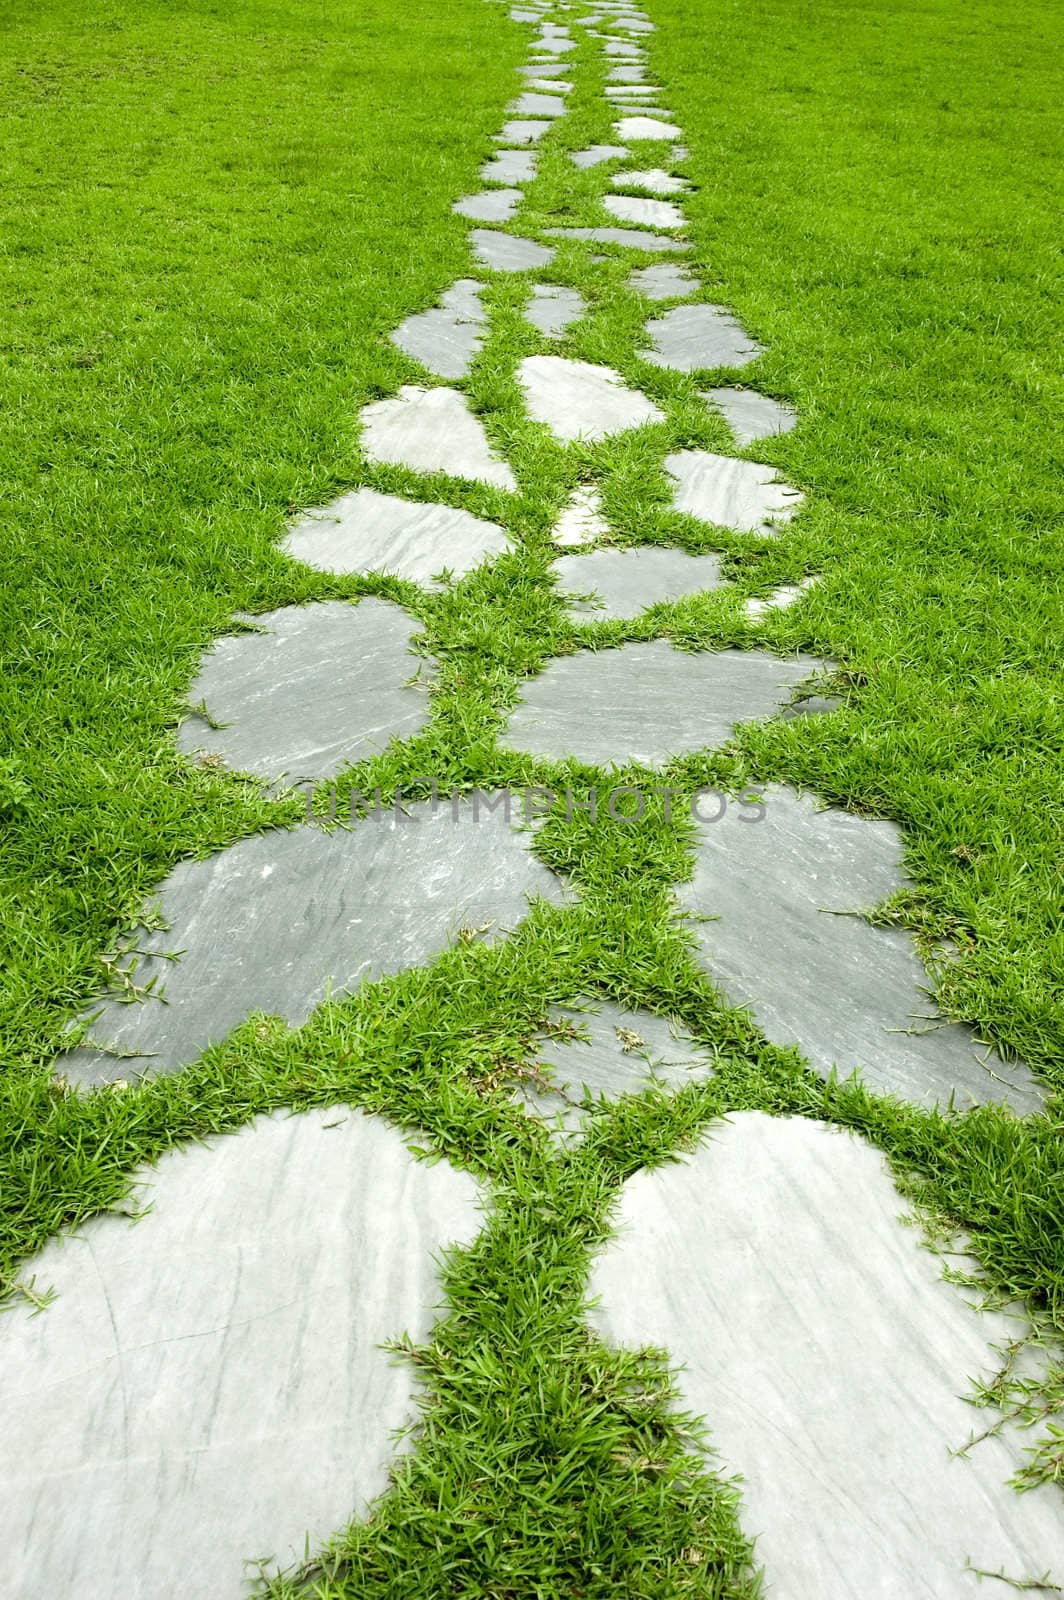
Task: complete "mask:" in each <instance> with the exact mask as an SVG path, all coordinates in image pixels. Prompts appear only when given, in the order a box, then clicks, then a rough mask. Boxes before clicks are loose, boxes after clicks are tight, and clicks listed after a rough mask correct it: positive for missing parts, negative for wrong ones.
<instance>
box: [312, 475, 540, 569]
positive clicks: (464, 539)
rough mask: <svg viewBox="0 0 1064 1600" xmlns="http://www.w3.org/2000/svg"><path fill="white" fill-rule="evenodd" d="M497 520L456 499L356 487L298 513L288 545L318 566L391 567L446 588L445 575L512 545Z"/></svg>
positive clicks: (471, 567) (479, 561)
mask: <svg viewBox="0 0 1064 1600" xmlns="http://www.w3.org/2000/svg"><path fill="white" fill-rule="evenodd" d="M512 548H513V547H512V545H511V544H510V541H509V538H508V537H507V535H506V534H505V533H504V532H503V530H502V529H501V528H500V527H498V526H497V525H496V524H495V523H494V522H485V521H484V520H483V518H481V517H474V516H473V515H472V514H471V513H470V512H468V511H460V510H459V509H458V508H457V507H455V506H441V505H434V504H433V503H432V502H419V501H413V500H401V499H400V498H399V497H398V496H397V495H393V494H378V493H377V491H376V489H354V490H352V491H351V492H350V493H349V494H345V495H341V496H340V498H339V499H338V500H334V501H333V503H332V504H331V505H328V506H325V507H324V508H323V509H322V510H320V511H310V512H307V514H306V515H305V516H303V517H301V518H300V519H299V521H298V522H297V523H295V524H294V526H293V527H292V530H291V532H290V533H289V534H288V535H287V536H286V538H285V540H284V544H283V549H284V550H285V551H286V552H287V554H288V555H290V556H292V557H293V559H294V560H296V561H304V562H306V564H307V566H308V567H314V568H315V569H316V570H317V571H318V572H333V573H338V574H339V573H343V574H347V573H354V572H388V573H393V574H394V575H395V576H396V577H397V578H407V579H408V580H409V581H410V582H411V583H419V584H421V586H422V588H425V589H438V588H441V587H443V585H442V583H441V581H440V580H439V577H438V575H439V574H440V573H442V572H450V573H453V574H454V575H455V576H456V577H459V578H462V577H464V576H465V575H466V573H467V572H472V570H473V568H474V567H478V566H479V565H480V564H481V562H482V561H484V560H486V559H487V558H488V557H489V556H495V555H501V554H502V553H503V552H504V551H507V550H510V549H512Z"/></svg>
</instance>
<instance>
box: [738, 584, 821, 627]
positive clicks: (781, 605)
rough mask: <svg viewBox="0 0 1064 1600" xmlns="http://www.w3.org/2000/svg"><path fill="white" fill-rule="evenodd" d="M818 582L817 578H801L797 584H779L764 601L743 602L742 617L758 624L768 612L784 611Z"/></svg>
mask: <svg viewBox="0 0 1064 1600" xmlns="http://www.w3.org/2000/svg"><path fill="white" fill-rule="evenodd" d="M819 582H820V579H819V578H801V579H800V580H799V581H798V582H797V583H784V584H781V585H780V587H779V588H778V589H773V591H772V593H771V594H770V595H768V596H766V598H765V599H764V600H757V599H751V600H744V601H743V616H744V617H749V619H750V621H751V622H758V621H760V619H761V618H762V617H764V616H767V615H768V613H769V612H770V611H786V610H788V609H789V608H790V607H791V606H793V605H794V604H795V603H796V602H797V601H799V600H800V599H801V598H802V596H803V594H808V592H809V590H810V589H812V588H813V587H814V585H815V584H818V583H819Z"/></svg>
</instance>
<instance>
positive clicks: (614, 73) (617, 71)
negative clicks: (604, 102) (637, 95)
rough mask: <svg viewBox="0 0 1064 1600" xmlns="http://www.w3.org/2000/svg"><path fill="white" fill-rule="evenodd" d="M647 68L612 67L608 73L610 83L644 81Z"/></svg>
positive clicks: (607, 77)
mask: <svg viewBox="0 0 1064 1600" xmlns="http://www.w3.org/2000/svg"><path fill="white" fill-rule="evenodd" d="M646 72H647V69H646V67H644V66H631V65H630V66H619V67H611V68H610V70H609V72H607V74H606V79H607V82H609V83H642V82H643V79H644V78H645V77H646Z"/></svg>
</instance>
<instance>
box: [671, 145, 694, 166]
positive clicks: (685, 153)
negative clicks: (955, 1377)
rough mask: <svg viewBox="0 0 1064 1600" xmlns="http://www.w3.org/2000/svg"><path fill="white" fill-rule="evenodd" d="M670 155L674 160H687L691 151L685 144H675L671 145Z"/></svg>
mask: <svg viewBox="0 0 1064 1600" xmlns="http://www.w3.org/2000/svg"><path fill="white" fill-rule="evenodd" d="M671 155H672V159H673V161H674V162H677V161H688V160H690V157H691V152H690V150H688V148H687V146H686V145H685V144H676V145H673V147H672V151H671Z"/></svg>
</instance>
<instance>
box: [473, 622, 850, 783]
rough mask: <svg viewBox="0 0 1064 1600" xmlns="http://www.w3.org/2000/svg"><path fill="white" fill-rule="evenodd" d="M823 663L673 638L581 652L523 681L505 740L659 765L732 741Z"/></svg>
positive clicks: (541, 750) (543, 751)
mask: <svg viewBox="0 0 1064 1600" xmlns="http://www.w3.org/2000/svg"><path fill="white" fill-rule="evenodd" d="M823 665H825V663H823V662H820V661H818V660H817V659H816V658H815V657H813V656H802V655H797V656H790V657H788V658H787V659H782V658H780V657H779V656H771V655H767V654H765V653H763V652H762V651H758V650H717V651H705V652H700V653H699V654H697V655H694V654H686V653H684V652H682V651H680V650H677V649H675V648H674V647H673V646H672V645H671V644H668V643H666V641H665V640H664V639H654V640H652V641H651V642H650V643H649V644H626V645H622V646H621V647H620V649H617V650H596V651H591V650H578V651H577V652H576V653H575V655H571V656H563V657H561V658H560V659H558V660H555V661H551V662H550V663H549V665H548V666H547V667H546V668H545V670H544V671H543V672H541V673H540V675H539V676H538V677H536V678H530V679H529V680H528V681H527V682H526V683H525V684H523V686H522V692H521V699H520V701H519V703H518V705H517V708H516V710H515V711H514V712H513V713H512V715H511V717H510V723H509V726H508V728H507V729H506V730H505V732H504V733H503V734H502V735H501V738H500V743H502V744H504V745H505V746H506V747H507V748H508V749H510V750H528V751H531V752H533V753H534V754H536V755H543V756H549V757H551V758H552V759H558V760H562V759H564V758H565V757H567V756H575V757H576V758H577V759H578V760H579V761H583V762H586V763H587V764H588V765H589V766H599V767H606V766H609V765H610V764H611V763H612V764H614V765H616V766H623V765H624V764H625V763H626V762H629V761H638V762H641V763H643V764H644V765H646V766H655V765H657V764H659V763H661V762H663V761H667V760H668V759H669V758H670V757H671V756H677V755H684V754H685V753H686V752H687V751H690V750H708V749H713V748H714V747H715V746H717V745H720V744H723V743H724V742H725V741H726V740H727V739H729V738H730V737H731V733H732V729H733V728H734V727H735V725H736V724H737V723H740V722H761V721H764V720H765V719H766V718H768V717H771V716H773V715H774V714H775V713H776V712H777V711H779V710H781V709H782V708H783V707H784V706H785V705H786V703H787V701H788V700H789V699H790V696H791V694H792V693H793V691H794V690H795V689H797V688H798V687H799V685H800V684H802V683H803V682H804V681H805V680H806V679H808V677H809V676H810V674H811V673H812V672H814V671H815V670H816V668H817V667H820V666H823Z"/></svg>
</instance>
